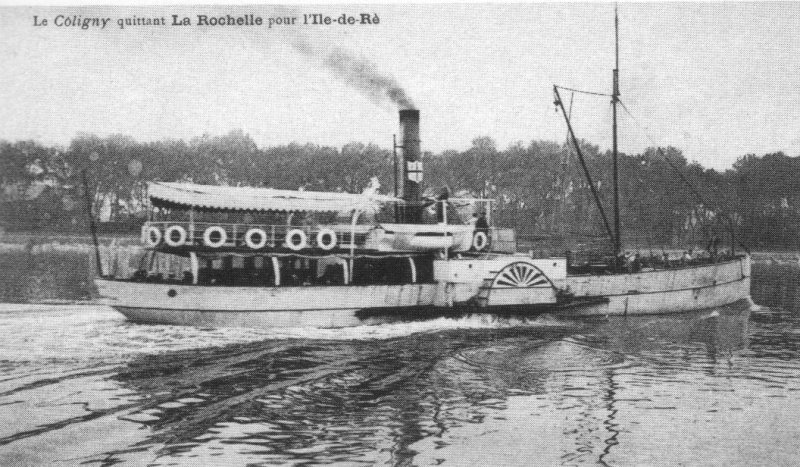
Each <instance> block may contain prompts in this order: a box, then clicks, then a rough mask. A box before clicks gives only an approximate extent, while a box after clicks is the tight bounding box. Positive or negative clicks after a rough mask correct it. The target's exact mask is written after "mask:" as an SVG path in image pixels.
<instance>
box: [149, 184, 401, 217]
mask: <svg viewBox="0 0 800 467" xmlns="http://www.w3.org/2000/svg"><path fill="white" fill-rule="evenodd" d="M147 189H148V196H149V197H150V199H151V201H152V203H153V204H154V205H155V206H176V205H177V206H186V207H198V208H205V209H229V210H243V211H314V212H340V213H348V212H352V211H354V210H359V211H362V212H364V211H375V210H377V209H379V208H380V207H381V206H382V205H384V204H386V203H392V202H402V200H400V199H399V198H395V197H393V196H386V195H376V194H361V195H358V194H351V193H334V192H322V191H294V190H273V189H271V188H253V187H230V186H213V185H196V184H193V183H167V182H150V183H149V184H148V187H147Z"/></svg>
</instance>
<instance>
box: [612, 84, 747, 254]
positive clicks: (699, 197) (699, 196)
mask: <svg viewBox="0 0 800 467" xmlns="http://www.w3.org/2000/svg"><path fill="white" fill-rule="evenodd" d="M619 104H620V105H621V106H622V109H623V110H624V111H625V113H626V114H628V116H629V117H631V120H633V122H634V123H635V124H636V126H638V127H639V129H640V130H641V131H642V133H643V134H644V135H645V137H646V138H647V139H648V140H649V141H650V143H651V144H652V145H653V146H654V147H655V148H656V150H657V151H658V152H659V153H660V154H661V155H662V156H663V157H664V160H665V161H666V162H667V164H668V165H669V166H670V168H672V170H674V171H675V173H676V174H677V175H678V178H680V179H681V181H682V182H683V183H684V185H686V187H687V188H689V191H691V192H692V194H693V195H694V197H695V198H697V201H698V202H700V204H703V205H706V206H714V207H716V208H717V209H718V210H719V211H720V213H721V214H722V215H723V216H725V219H726V220H727V221H728V222H727V228H728V229H727V230H728V232H729V233H730V234H731V250H733V249H734V248H735V246H734V240H733V238H734V237H735V235H736V232H735V231H734V229H733V225H734V221H733V218H732V217H731V215H730V214H729V213H728V212H727V211H726V210H725V209H722V208H721V207H720V206H719V204H717V203H709V202H708V200H706V199H705V197H704V196H703V195H702V194H701V193H700V192H699V191H698V190H697V187H695V186H694V184H693V183H692V182H690V181H689V179H687V178H686V177H685V176H684V175H683V174H682V173H681V171H680V170H679V169H678V167H677V166H676V165H675V163H673V162H672V161H671V160H669V158H668V157H667V154H666V152H664V150H663V149H662V148H661V146H660V145H659V144H658V143H656V142H655V141H654V140H653V138H652V137H651V136H650V134H649V133H648V132H647V130H646V129H645V128H644V125H642V124H641V123H640V122H639V120H638V119H637V118H636V117H635V116H634V115H633V113H631V111H630V110H629V109H628V107H627V106H626V105H625V103H624V102H622V101H621V100H620V101H619ZM740 244H741V245H742V246H743V247H744V248H745V249H748V248H747V245H745V244H744V243H741V242H740Z"/></svg>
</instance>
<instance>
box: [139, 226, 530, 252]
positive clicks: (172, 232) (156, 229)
mask: <svg viewBox="0 0 800 467" xmlns="http://www.w3.org/2000/svg"><path fill="white" fill-rule="evenodd" d="M175 227H177V228H179V229H175ZM209 229H211V230H209ZM252 229H258V230H260V231H261V232H263V234H264V237H266V238H263V239H262V238H261V237H260V235H259V236H257V238H255V239H254V238H253V237H251V238H250V242H251V244H252V243H257V244H258V248H252V247H251V246H250V245H248V238H247V233H248V232H250V231H251V230H252ZM373 230H375V226H372V225H349V224H333V225H318V226H287V225H269V224H241V223H238V224H230V223H218V222H215V223H208V222H186V221H183V222H181V221H158V222H156V221H150V222H146V223H145V224H144V226H142V243H143V244H144V245H146V246H149V247H157V246H158V247H164V246H166V247H193V248H208V247H210V248H226V249H230V248H245V249H262V248H268V249H278V248H291V247H292V246H294V248H291V249H293V250H295V251H298V250H302V249H308V248H322V249H325V250H331V249H334V248H336V249H340V250H341V249H345V250H349V249H351V248H352V249H354V250H355V249H373V248H374V247H375V245H374V243H375V242H374V241H368V237H369V235H370V232H372V231H373ZM294 231H300V232H302V235H298V234H296V233H295V232H294ZM209 232H214V233H212V234H209ZM222 232H224V235H223V234H222ZM321 232H325V233H326V235H323V236H322V238H320V233H321ZM331 233H332V234H333V235H331ZM485 233H486V234H487V237H488V242H487V244H486V247H485V249H483V250H482V251H484V252H488V251H493V252H503V253H510V252H514V251H516V237H515V235H514V230H512V229H503V228H494V227H492V228H489V229H487V230H486V232H485ZM290 234H291V236H292V238H290V239H289V238H287V237H289V236H290ZM396 235H410V236H412V237H413V235H414V234H413V233H408V234H402V233H397V234H396ZM332 236H333V237H335V242H334V241H332V239H331V237H332ZM300 237H304V240H305V241H304V242H302V243H303V244H302V247H300V243H301V239H300ZM374 238H375V237H373V239H374ZM209 240H211V242H209ZM320 240H322V243H320ZM262 242H263V244H262ZM290 242H291V243H290ZM332 244H335V246H332ZM467 244H469V239H468V243H467Z"/></svg>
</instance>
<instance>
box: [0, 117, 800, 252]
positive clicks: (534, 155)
mask: <svg viewBox="0 0 800 467" xmlns="http://www.w3.org/2000/svg"><path fill="white" fill-rule="evenodd" d="M581 151H582V152H583V154H584V156H585V158H586V160H587V163H588V166H589V171H590V172H591V174H592V177H593V179H594V181H595V184H596V186H597V187H598V190H599V193H600V196H601V198H602V200H603V202H604V205H605V207H606V212H607V214H608V216H609V218H610V217H611V216H612V215H613V207H612V204H611V198H612V184H611V179H612V178H611V177H612V175H611V172H610V167H611V155H610V153H609V152H607V151H601V150H600V148H599V147H597V146H594V145H591V144H589V143H587V142H582V143H581ZM423 161H424V166H425V181H424V184H425V186H426V187H427V188H428V190H429V194H431V195H435V194H438V193H439V192H440V191H441V189H442V188H444V187H446V188H448V189H449V191H450V192H451V194H455V195H462V196H463V195H469V196H478V197H487V198H493V199H496V200H497V203H496V205H495V213H494V214H495V219H496V223H497V224H501V225H506V226H513V227H516V228H517V230H518V232H519V233H520V234H521V235H529V236H535V237H551V238H556V237H557V238H565V239H571V240H574V241H578V239H585V238H589V237H600V238H602V237H603V236H604V235H605V229H604V227H603V223H602V221H601V218H600V216H599V211H598V209H597V208H596V206H594V202H593V200H592V195H591V191H590V188H589V185H588V183H587V182H586V180H585V178H584V176H583V172H582V169H581V168H580V166H579V165H578V164H577V162H576V157H575V155H574V151H573V149H572V148H571V147H570V146H567V145H563V144H558V143H554V142H548V141H533V142H531V143H530V144H528V145H525V144H523V143H515V144H512V145H510V146H509V147H507V148H506V149H498V148H497V145H496V144H495V143H494V141H493V140H492V139H490V138H486V137H483V138H477V139H475V140H474V141H473V144H472V147H471V148H469V149H468V150H466V151H452V150H451V151H444V152H443V153H441V154H432V153H426V154H425V155H424V158H423ZM619 162H620V174H621V176H620V180H621V184H620V195H621V199H622V205H621V210H620V212H621V219H622V225H623V231H624V233H625V240H626V243H628V244H630V243H637V244H638V245H639V246H647V244H650V245H651V246H654V247H656V246H661V245H668V244H679V243H685V242H687V241H688V242H692V241H694V242H695V243H698V244H700V243H703V242H706V241H708V240H709V239H711V238H713V237H720V238H721V237H725V240H726V241H727V240H728V239H729V238H730V232H731V231H735V232H736V236H737V238H736V240H737V242H739V241H741V242H744V243H745V244H748V245H751V246H753V247H786V248H795V247H798V246H800V239H798V238H797V235H795V234H794V233H796V232H798V231H800V209H798V206H799V205H800V204H798V203H800V179H798V178H797V177H794V174H797V173H800V158H796V157H795V158H793V157H787V156H786V155H784V154H782V153H776V154H767V155H765V156H762V157H759V156H756V155H746V156H743V157H741V158H740V159H739V160H738V161H737V162H736V164H735V165H734V166H733V167H732V168H731V169H729V170H727V171H725V172H723V173H721V172H717V171H715V170H711V169H705V168H703V167H702V166H701V165H699V164H697V163H689V162H688V161H687V160H686V158H685V157H683V155H682V154H681V153H680V151H679V150H677V149H675V148H666V149H665V150H656V149H654V148H650V149H648V150H646V151H645V152H644V153H642V154H637V155H621V157H620V161H619ZM84 172H85V173H86V175H87V179H88V184H89V186H90V187H91V189H92V195H93V198H94V205H95V209H96V213H95V214H96V215H100V217H101V218H103V219H109V220H111V221H114V222H117V223H124V222H129V223H130V224H131V225H135V224H136V223H138V221H139V219H140V218H141V216H142V213H143V210H142V207H143V206H144V204H145V202H146V199H145V196H146V194H145V192H144V183H145V182H146V181H149V180H163V181H193V182H196V183H204V184H226V185H248V186H268V187H274V188H283V189H298V188H301V187H302V188H304V189H306V190H322V191H347V192H360V191H362V190H363V189H364V188H365V187H367V185H368V184H369V183H370V180H371V179H372V178H373V177H377V179H378V180H379V182H380V184H381V191H382V192H384V193H392V192H393V191H394V176H393V156H392V152H391V151H390V150H387V149H383V148H380V147H378V146H375V145H371V144H370V145H364V144H361V143H349V144H347V145H345V146H343V147H341V148H336V147H326V146H318V145H314V144H305V145H301V144H296V143H292V144H289V145H286V146H275V147H266V148H259V147H258V146H257V145H256V143H255V142H254V141H253V140H252V138H250V137H249V135H246V134H244V133H243V132H241V131H234V132H231V133H229V134H227V135H225V136H202V137H199V138H194V139H192V140H190V141H188V142H186V141H183V140H165V141H158V142H149V143H143V142H138V141H135V140H133V139H132V138H130V137H126V136H120V135H112V136H109V137H106V138H100V137H97V136H95V135H89V134H82V135H78V136H77V137H76V138H75V139H74V140H73V141H72V142H71V144H70V145H69V146H68V147H64V148H62V147H48V146H44V145H41V144H38V143H36V142H32V141H20V142H14V143H12V142H5V141H3V142H0V186H1V187H2V200H0V202H2V204H1V205H0V206H1V207H0V222H2V226H3V227H4V228H5V229H7V230H32V229H48V228H49V229H54V230H55V229H58V230H63V229H74V230H79V229H82V228H84V222H85V221H84V219H85V218H86V216H85V211H84V207H85V204H84V200H83V191H82V189H83V185H82V174H83V173H84Z"/></svg>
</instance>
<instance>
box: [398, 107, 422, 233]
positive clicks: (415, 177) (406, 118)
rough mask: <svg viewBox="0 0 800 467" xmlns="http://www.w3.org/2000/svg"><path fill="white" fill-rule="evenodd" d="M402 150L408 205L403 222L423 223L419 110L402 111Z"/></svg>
mask: <svg viewBox="0 0 800 467" xmlns="http://www.w3.org/2000/svg"><path fill="white" fill-rule="evenodd" d="M400 148H401V151H402V154H403V184H402V188H403V192H402V195H401V197H402V198H403V199H404V200H405V201H406V203H408V205H407V206H406V208H405V209H404V214H403V222H406V223H409V224H418V223H421V222H422V206H421V203H420V198H421V196H420V195H421V194H422V161H421V154H420V144H419V110H416V109H406V110H401V111H400Z"/></svg>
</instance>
